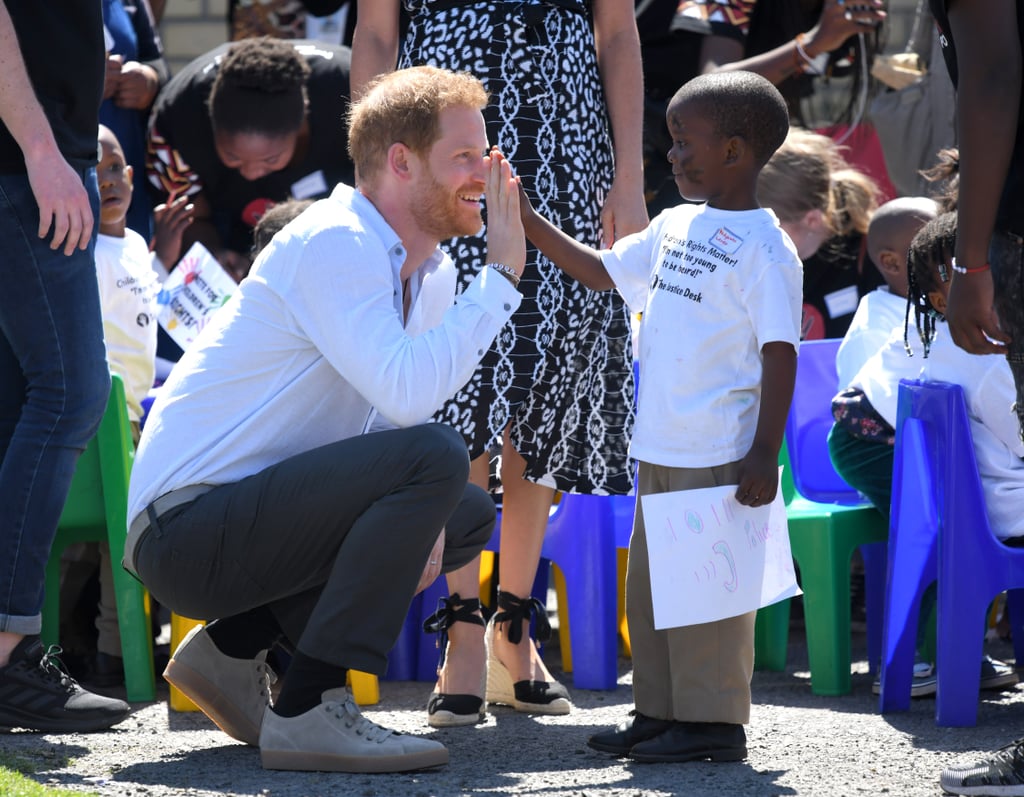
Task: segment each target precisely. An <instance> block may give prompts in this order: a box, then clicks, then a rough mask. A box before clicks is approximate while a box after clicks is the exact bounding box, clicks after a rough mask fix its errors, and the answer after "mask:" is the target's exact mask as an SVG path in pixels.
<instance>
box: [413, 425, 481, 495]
mask: <svg viewBox="0 0 1024 797" xmlns="http://www.w3.org/2000/svg"><path fill="white" fill-rule="evenodd" d="M414 429H415V443H414V445H415V446H416V449H415V451H416V453H417V454H418V456H420V457H421V458H422V459H423V461H424V462H425V463H428V464H429V466H430V467H431V468H434V469H436V470H437V471H438V475H440V476H442V477H444V478H448V479H451V480H452V481H453V482H455V483H458V484H464V483H465V482H466V481H468V479H469V451H468V450H467V448H466V441H465V440H463V439H462V435H460V434H459V433H458V432H457V431H455V430H454V429H453V428H452V427H450V426H447V425H446V424H443V423H429V424H423V425H422V426H417V427H414Z"/></svg>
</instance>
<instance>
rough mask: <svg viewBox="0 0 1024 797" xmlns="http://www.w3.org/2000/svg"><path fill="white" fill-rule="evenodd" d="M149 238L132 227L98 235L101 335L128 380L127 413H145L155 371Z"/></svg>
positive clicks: (154, 287) (155, 283) (154, 281)
mask: <svg viewBox="0 0 1024 797" xmlns="http://www.w3.org/2000/svg"><path fill="white" fill-rule="evenodd" d="M150 261H151V255H150V253H149V247H148V246H146V241H145V240H144V239H143V237H142V236H141V235H139V234H138V233H137V232H135V231H134V230H131V229H126V230H125V231H124V238H115V237H113V236H111V235H102V234H100V235H98V236H97V238H96V279H97V281H98V282H99V288H100V308H101V311H102V313H103V338H104V339H105V341H106V344H107V362H108V363H109V365H110V370H111V372H112V373H115V374H119V375H120V376H121V378H122V379H123V380H124V392H125V397H126V398H127V399H128V417H129V418H131V420H133V421H138V420H139V418H141V417H142V399H144V398H145V397H146V393H147V392H149V389H150V388H151V387H153V378H154V376H155V370H156V324H157V321H156V315H157V305H156V295H157V293H158V292H159V291H160V284H159V278H158V277H157V275H156V272H155V271H154V270H153V268H152V266H151V265H150Z"/></svg>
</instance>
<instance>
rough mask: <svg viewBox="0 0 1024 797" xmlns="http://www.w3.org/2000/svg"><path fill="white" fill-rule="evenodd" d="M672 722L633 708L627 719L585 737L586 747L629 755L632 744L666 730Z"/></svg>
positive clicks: (651, 737) (603, 751) (644, 740)
mask: <svg viewBox="0 0 1024 797" xmlns="http://www.w3.org/2000/svg"><path fill="white" fill-rule="evenodd" d="M673 724H674V723H673V722H672V720H659V719H655V718H654V717H648V716H647V715H646V714H641V713H640V712H639V711H637V710H635V709H634V710H633V711H630V712H629V719H628V720H626V721H625V722H620V723H619V724H618V725H616V726H615V728H613V729H612V730H610V731H604V732H603V733H595V734H594V735H593V736H591V737H590V738H589V739H587V747H590V748H592V749H594V750H600V751H601V752H602V753H612V754H614V755H629V751H630V750H632V749H633V747H634V745H636V744H639V743H640V742H646V741H647V740H648V739H653V738H654V737H655V736H658V735H659V734H662V733H664V732H665V731H667V730H668V729H669V728H671V727H672V725H673Z"/></svg>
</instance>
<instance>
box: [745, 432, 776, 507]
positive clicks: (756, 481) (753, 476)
mask: <svg viewBox="0 0 1024 797" xmlns="http://www.w3.org/2000/svg"><path fill="white" fill-rule="evenodd" d="M778 490H779V452H777V451H776V452H775V453H774V454H773V453H772V452H771V451H768V450H765V449H763V448H759V447H757V446H754V447H753V448H751V449H750V451H748V452H747V455H746V456H745V457H744V458H743V461H742V462H741V463H740V480H739V486H738V487H737V488H736V500H737V501H739V502H740V503H741V504H743V505H744V506H767V505H768V504H770V503H771V502H772V501H774V500H775V494H776V493H777V492H778Z"/></svg>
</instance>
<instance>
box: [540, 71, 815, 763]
mask: <svg viewBox="0 0 1024 797" xmlns="http://www.w3.org/2000/svg"><path fill="white" fill-rule="evenodd" d="M667 121H668V128H669V131H670V132H671V134H672V139H673V146H672V149H671V150H670V151H669V153H668V159H669V161H670V162H671V164H672V171H673V173H674V175H675V179H676V185H677V187H678V188H679V192H680V194H681V195H682V196H683V197H685V198H686V199H688V200H692V201H694V202H701V203H702V204H680V205H679V206H677V207H675V208H671V209H669V210H666V211H664V212H663V213H662V214H660V215H659V216H657V217H656V218H655V219H654V220H653V221H652V222H651V224H650V225H649V226H648V227H647V229H646V230H643V231H641V232H639V233H636V234H633V235H629V236H626V237H625V238H622V239H620V240H618V241H617V242H616V243H615V244H614V246H613V247H612V248H611V249H610V250H604V251H601V252H598V251H596V250H594V249H591V248H589V247H586V246H584V245H582V244H580V243H578V242H577V241H574V240H572V239H571V238H569V237H568V236H566V235H565V234H563V233H562V232H561V231H560V230H558V229H557V228H555V227H554V226H553V225H551V224H550V223H549V222H547V221H546V220H544V219H542V218H540V217H539V216H537V215H536V213H535V212H534V211H533V209H532V208H531V207H529V203H528V202H524V203H523V214H524V226H525V228H526V233H527V236H528V237H529V238H530V240H531V241H532V242H533V243H534V245H536V246H537V247H538V248H539V249H540V250H541V251H542V252H543V253H544V254H545V255H546V256H547V257H548V258H550V259H551V260H552V261H553V262H554V263H555V264H556V265H557V266H558V267H559V268H561V269H562V270H564V271H565V272H566V273H568V274H569V275H570V276H572V277H574V278H576V279H578V280H579V281H580V282H582V283H583V284H585V285H586V286H587V287H589V288H591V289H594V290H608V289H611V288H616V289H618V290H619V292H620V293H621V294H622V295H623V297H624V298H625V300H626V302H627V304H628V305H629V306H630V310H632V311H633V312H637V311H642V312H643V315H642V320H641V323H640V339H639V350H640V361H641V364H642V365H641V378H640V387H639V395H638V407H637V420H636V426H635V429H634V432H633V438H632V442H631V446H630V455H631V456H632V457H633V458H635V459H638V460H639V471H638V478H637V495H638V496H643V495H649V494H654V493H662V492H670V491H676V490H685V489H696V488H704V487H714V486H719V485H728V484H735V485H737V488H736V498H737V500H738V501H739V502H740V503H742V504H745V505H748V506H764V505H766V504H769V503H771V501H772V499H773V498H774V497H775V494H776V491H777V489H778V456H779V448H780V446H781V444H782V439H783V432H784V427H785V420H786V414H787V413H788V411H789V403H790V399H791V397H792V391H793V384H794V380H795V375H796V349H797V346H798V345H799V340H800V310H801V286H802V270H801V263H800V259H799V257H798V256H797V253H796V248H795V247H794V245H793V243H792V241H791V240H790V239H789V237H788V236H787V235H786V234H785V233H784V232H783V231H782V229H781V228H780V226H779V222H778V219H777V218H776V217H775V215H774V214H773V213H772V212H771V211H769V210H764V209H762V208H761V207H760V206H759V205H758V202H757V192H756V186H757V177H758V173H759V172H760V170H761V168H762V167H763V166H764V164H765V163H766V162H767V161H768V159H769V157H770V156H771V155H772V153H773V152H774V151H775V150H776V149H777V148H778V147H779V146H780V145H781V144H782V142H783V140H784V139H785V138H786V134H787V132H788V129H789V117H788V114H787V112H786V104H785V102H784V101H783V99H782V96H781V95H780V94H779V92H778V90H777V89H776V88H775V87H774V86H773V85H772V84H771V83H769V82H768V81H767V80H765V79H764V78H762V77H760V76H758V75H755V74H753V73H751V72H744V71H732V72H722V73H714V74H708V75H702V76H700V77H697V78H695V79H694V80H691V81H690V82H688V83H686V84H685V85H684V86H683V87H682V88H681V89H680V90H679V91H678V92H677V93H676V95H675V96H674V97H673V99H672V102H671V103H670V105H669V108H668V112H667ZM637 506H638V511H637V512H636V515H635V518H634V525H633V535H632V538H631V540H630V547H629V568H628V573H627V577H626V613H627V618H628V621H629V630H630V642H631V645H632V652H633V696H634V700H635V703H636V710H635V711H634V712H632V716H631V717H630V718H629V719H628V720H627V721H625V722H624V723H622V724H621V725H619V726H618V727H617V728H615V729H612V730H609V731H606V732H603V733H598V734H596V735H594V736H592V737H591V738H590V740H589V742H588V744H589V745H590V746H591V747H592V748H594V749H597V750H601V751H604V752H609V753H614V754H616V755H623V756H629V757H630V758H632V759H634V760H637V761H667V762H671V761H693V760H705V759H711V760H713V761H736V760H741V759H743V758H745V757H746V734H745V732H744V729H743V725H744V724H746V723H747V722H748V721H749V718H750V678H751V675H752V671H753V663H754V655H753V643H754V616H755V612H748V613H746V614H744V615H740V616H738V617H731V618H728V619H725V620H720V621H717V622H712V623H704V624H700V625H694V626H687V627H680V628H670V629H663V630H658V629H656V628H655V627H654V612H653V604H652V598H651V586H650V571H649V566H648V552H647V539H646V530H645V526H644V520H643V513H642V512H641V511H639V506H640V503H639V501H638V504H637Z"/></svg>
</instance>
